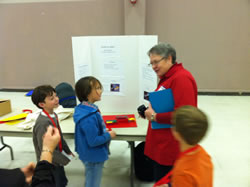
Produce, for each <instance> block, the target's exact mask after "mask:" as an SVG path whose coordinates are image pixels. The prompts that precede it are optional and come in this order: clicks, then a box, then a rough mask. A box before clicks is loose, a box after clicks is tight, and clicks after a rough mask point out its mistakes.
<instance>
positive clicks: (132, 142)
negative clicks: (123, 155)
mask: <svg viewBox="0 0 250 187" xmlns="http://www.w3.org/2000/svg"><path fill="white" fill-rule="evenodd" d="M128 143H129V145H130V156H131V158H130V186H131V187H134V151H135V142H134V141H128Z"/></svg>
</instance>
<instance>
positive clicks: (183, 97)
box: [144, 63, 197, 166]
mask: <svg viewBox="0 0 250 187" xmlns="http://www.w3.org/2000/svg"><path fill="white" fill-rule="evenodd" d="M162 86H163V87H164V88H166V89H168V88H171V89H172V92H173V96H174V103H175V106H174V109H177V108H179V107H180V106H183V105H192V106H197V85H196V82H195V80H194V78H193V76H192V74H191V73H190V72H189V71H187V70H186V69H184V68H183V66H182V63H180V64H177V63H176V64H174V65H173V66H172V67H171V68H170V69H169V70H168V72H167V73H166V74H165V76H163V77H161V78H160V82H159V84H158V86H157V88H156V90H158V89H159V88H160V87H162ZM172 113H173V112H166V113H158V114H157V115H156V121H157V122H158V123H167V124H171V118H172ZM144 153H145V155H147V156H148V157H149V158H151V159H152V160H154V161H156V162H157V163H159V164H161V165H166V166H169V165H173V163H174V161H175V159H176V157H177V155H178V154H179V145H178V142H177V141H176V140H175V139H174V137H173V135H172V132H171V129H170V128H165V129H153V130H152V128H151V122H150V121H149V125H148V132H147V136H146V144H145V151H144Z"/></svg>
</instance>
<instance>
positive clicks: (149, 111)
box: [145, 103, 155, 121]
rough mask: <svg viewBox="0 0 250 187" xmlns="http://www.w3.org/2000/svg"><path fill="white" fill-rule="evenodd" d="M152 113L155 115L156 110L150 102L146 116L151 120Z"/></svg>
mask: <svg viewBox="0 0 250 187" xmlns="http://www.w3.org/2000/svg"><path fill="white" fill-rule="evenodd" d="M152 115H155V111H154V109H153V108H152V105H151V103H149V105H148V109H147V110H146V111H145V116H146V118H147V120H149V121H151V119H152Z"/></svg>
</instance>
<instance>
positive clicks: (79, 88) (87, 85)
mask: <svg viewBox="0 0 250 187" xmlns="http://www.w3.org/2000/svg"><path fill="white" fill-rule="evenodd" d="M97 84H99V85H100V86H101V88H102V84H101V82H100V81H99V80H98V79H97V78H95V77H92V76H87V77H83V78H81V79H79V80H78V81H77V82H76V85H75V92H76V96H77V98H78V99H79V101H80V102H83V101H88V95H89V94H90V93H91V90H92V88H94V87H95V86H96V85H97Z"/></svg>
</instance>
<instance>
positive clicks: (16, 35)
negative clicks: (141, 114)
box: [0, 0, 250, 92]
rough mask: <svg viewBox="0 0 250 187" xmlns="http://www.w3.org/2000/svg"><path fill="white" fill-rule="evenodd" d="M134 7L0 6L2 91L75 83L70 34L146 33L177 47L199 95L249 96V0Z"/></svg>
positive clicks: (101, 2) (95, 3)
mask: <svg viewBox="0 0 250 187" xmlns="http://www.w3.org/2000/svg"><path fill="white" fill-rule="evenodd" d="M19 1H22V0H19ZM23 1H24V0H23ZM47 1H48V0H47ZM128 1H129V0H83V1H75V2H72V1H69V2H52V3H49V2H43V3H24V4H19V3H13V4H0V88H1V87H2V88H33V87H34V86H37V85H39V84H45V83H50V84H52V85H53V86H56V85H57V84H58V83H60V82H63V81H67V82H70V83H72V84H73V83H74V72H73V59H72V49H71V36H89V35H123V34H144V33H145V34H156V35H158V36H159V41H160V42H169V43H171V44H172V45H173V46H174V47H175V48H176V50H177V57H178V58H177V60H178V61H179V62H183V63H184V66H185V67H186V68H187V69H189V70H190V71H191V72H192V73H193V75H194V76H195V78H196V80H197V83H198V88H199V90H200V91H239V92H241V91H250V75H249V72H250V0H220V1H218V0H210V1H207V0H206V1H205V0H188V1H187V0H179V1H176V0H138V4H136V5H134V6H133V5H131V4H130V3H129V2H128ZM2 2H3V1H2ZM5 2H6V1H5ZM14 2H15V1H14ZM0 3H1V1H0Z"/></svg>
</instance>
